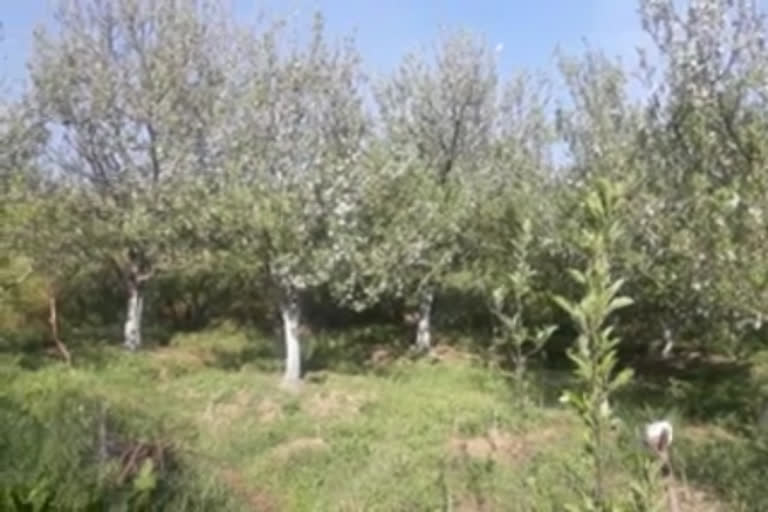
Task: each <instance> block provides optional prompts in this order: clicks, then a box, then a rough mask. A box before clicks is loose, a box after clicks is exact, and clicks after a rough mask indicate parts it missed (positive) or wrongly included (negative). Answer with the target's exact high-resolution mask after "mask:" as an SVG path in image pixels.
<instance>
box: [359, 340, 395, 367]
mask: <svg viewBox="0 0 768 512" xmlns="http://www.w3.org/2000/svg"><path fill="white" fill-rule="evenodd" d="M396 360H397V356H396V354H395V352H394V351H393V350H392V348H391V347H387V346H386V345H376V346H374V347H373V348H372V350H371V355H370V356H369V357H368V361H367V363H366V364H367V366H368V367H370V368H382V367H385V366H389V365H391V364H392V363H394V362H395V361H396Z"/></svg>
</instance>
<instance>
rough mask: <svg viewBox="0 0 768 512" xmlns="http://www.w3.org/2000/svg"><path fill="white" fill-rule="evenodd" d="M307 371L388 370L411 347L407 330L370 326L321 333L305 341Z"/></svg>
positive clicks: (349, 372) (356, 372) (354, 371)
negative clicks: (389, 365) (390, 364)
mask: <svg viewBox="0 0 768 512" xmlns="http://www.w3.org/2000/svg"><path fill="white" fill-rule="evenodd" d="M305 347H306V348H305V354H306V357H305V361H304V369H305V371H306V372H307V373H309V372H317V371H324V370H330V371H334V372H337V373H346V374H362V373H369V372H372V371H373V372H380V371H384V370H385V369H386V367H387V366H388V364H389V363H391V362H393V361H395V360H397V359H398V358H400V357H401V356H403V355H404V354H405V353H406V352H407V351H408V348H409V342H408V338H407V335H406V333H405V332H404V331H403V329H402V328H400V327H397V326H369V327H362V328H358V329H352V330H350V329H346V330H344V331H326V332H322V333H318V334H316V335H314V336H312V337H311V338H310V339H308V340H307V343H306V344H305Z"/></svg>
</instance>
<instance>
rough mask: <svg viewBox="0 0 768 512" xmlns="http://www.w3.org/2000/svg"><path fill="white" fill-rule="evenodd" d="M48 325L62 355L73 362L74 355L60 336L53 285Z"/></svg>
mask: <svg viewBox="0 0 768 512" xmlns="http://www.w3.org/2000/svg"><path fill="white" fill-rule="evenodd" d="M48 326H49V327H50V329H51V337H52V338H53V342H54V343H55V344H56V349H57V350H58V351H59V354H61V357H62V358H63V359H64V361H65V362H66V363H67V364H72V356H71V355H70V354H69V350H67V346H66V345H65V344H64V342H62V341H61V338H60V337H59V316H58V308H57V307H56V293H55V292H54V291H53V288H52V287H50V286H49V287H48Z"/></svg>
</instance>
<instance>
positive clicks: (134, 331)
mask: <svg viewBox="0 0 768 512" xmlns="http://www.w3.org/2000/svg"><path fill="white" fill-rule="evenodd" d="M143 309H144V298H143V297H142V294H141V288H140V286H139V284H138V283H136V282H134V281H131V282H130V283H129V284H128V311H127V314H126V318H125V329H124V331H123V336H124V337H123V345H124V346H125V348H127V349H128V350H131V351H133V350H136V349H138V348H139V347H140V346H141V316H142V311H143Z"/></svg>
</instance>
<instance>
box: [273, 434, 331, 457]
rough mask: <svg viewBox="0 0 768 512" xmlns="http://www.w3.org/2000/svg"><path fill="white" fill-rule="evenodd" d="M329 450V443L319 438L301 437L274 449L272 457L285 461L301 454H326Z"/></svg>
mask: <svg viewBox="0 0 768 512" xmlns="http://www.w3.org/2000/svg"><path fill="white" fill-rule="evenodd" d="M328 449H329V446H328V443H326V442H325V441H324V440H323V439H321V438H319V437H299V438H297V439H293V440H291V441H287V442H285V443H282V444H279V445H277V446H276V447H275V448H273V449H272V455H274V456H275V457H277V458H278V459H281V460H285V459H289V458H291V457H292V456H294V455H296V454H299V453H304V452H324V451H326V450H328Z"/></svg>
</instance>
